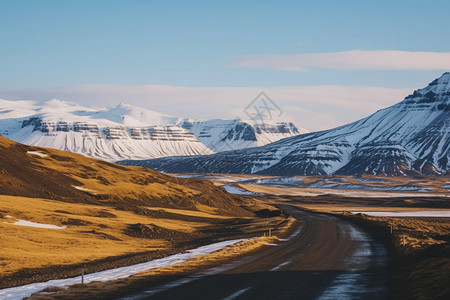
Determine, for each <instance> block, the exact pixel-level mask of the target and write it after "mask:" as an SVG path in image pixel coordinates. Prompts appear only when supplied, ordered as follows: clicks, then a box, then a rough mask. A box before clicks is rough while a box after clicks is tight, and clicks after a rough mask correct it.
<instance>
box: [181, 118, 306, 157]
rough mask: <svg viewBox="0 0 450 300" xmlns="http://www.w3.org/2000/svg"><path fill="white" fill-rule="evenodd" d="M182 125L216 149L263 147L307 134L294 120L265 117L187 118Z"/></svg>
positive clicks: (212, 148)
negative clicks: (245, 119)
mask: <svg viewBox="0 0 450 300" xmlns="http://www.w3.org/2000/svg"><path fill="white" fill-rule="evenodd" d="M179 125H180V126H181V127H183V128H185V129H187V130H189V131H190V132H192V133H193V134H195V136H197V138H198V139H199V140H200V141H201V142H202V143H203V144H205V145H206V146H208V147H209V148H210V149H211V150H213V151H214V152H222V151H229V150H236V149H243V148H251V147H257V146H264V145H267V144H270V143H272V142H275V141H278V140H281V139H283V138H287V137H292V136H296V135H299V134H303V133H307V132H308V131H307V130H306V129H303V128H300V129H298V128H297V127H296V126H295V125H294V124H293V123H291V122H275V121H271V120H265V121H264V122H256V121H252V120H247V121H243V120H240V119H235V120H208V121H199V120H189V119H187V120H184V121H182V122H180V123H179Z"/></svg>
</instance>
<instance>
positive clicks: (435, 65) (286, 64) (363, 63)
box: [231, 50, 450, 72]
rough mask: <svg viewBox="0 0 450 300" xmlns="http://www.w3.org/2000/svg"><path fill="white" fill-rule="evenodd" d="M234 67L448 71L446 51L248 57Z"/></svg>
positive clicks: (303, 70) (447, 54)
mask: <svg viewBox="0 0 450 300" xmlns="http://www.w3.org/2000/svg"><path fill="white" fill-rule="evenodd" d="M231 67H235V68H259V69H273V70H283V71H294V72H305V71H308V70H311V69H332V70H449V69H450V52H412V51H400V50H351V51H343V52H330V53H310V54H288V55H251V56H245V57H241V58H240V59H238V60H236V61H235V62H234V63H232V65H231Z"/></svg>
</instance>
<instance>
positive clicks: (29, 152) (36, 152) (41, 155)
mask: <svg viewBox="0 0 450 300" xmlns="http://www.w3.org/2000/svg"><path fill="white" fill-rule="evenodd" d="M27 153H28V154H32V155H37V156H39V157H47V156H48V155H47V154H44V153H42V152H39V151H27Z"/></svg>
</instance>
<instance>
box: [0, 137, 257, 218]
mask: <svg viewBox="0 0 450 300" xmlns="http://www.w3.org/2000/svg"><path fill="white" fill-rule="evenodd" d="M0 157H2V159H0V194H2V195H13V196H23V197H34V198H46V199H54V200H59V201H66V202H77V203H89V204H100V205H107V206H111V207H115V208H120V209H124V210H135V209H137V208H139V207H140V206H161V207H176V208H184V209H191V210H198V209H199V208H201V207H209V209H211V210H217V212H219V213H221V214H225V215H235V216H239V215H248V213H249V212H248V211H246V210H244V209H242V208H241V205H242V203H241V202H240V200H239V198H237V197H235V196H232V195H230V194H228V193H226V192H225V191H224V190H223V189H220V188H217V187H215V186H214V185H213V184H212V183H209V182H206V181H201V180H195V179H185V180H183V184H182V185H181V184H179V183H178V182H179V180H178V179H177V178H174V177H171V176H167V175H164V174H161V173H158V172H155V171H153V170H150V169H148V168H135V167H124V166H119V165H115V164H112V163H109V162H105V161H102V160H96V159H91V158H87V157H84V156H82V155H79V154H75V153H70V152H64V151H59V150H54V149H48V148H39V147H34V146H26V145H23V144H19V143H16V142H13V141H10V140H8V139H6V138H4V137H0Z"/></svg>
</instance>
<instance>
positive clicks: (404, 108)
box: [120, 73, 450, 176]
mask: <svg viewBox="0 0 450 300" xmlns="http://www.w3.org/2000/svg"><path fill="white" fill-rule="evenodd" d="M120 163H122V164H126V165H141V166H147V167H150V168H154V169H156V170H159V171H163V172H173V173H183V172H187V173H200V172H202V173H203V172H210V173H257V174H267V175H325V174H342V175H362V174H372V175H382V176H404V175H414V174H424V175H440V174H448V173H449V169H450V73H444V74H443V75H442V76H441V77H440V78H438V79H436V80H434V81H433V82H431V83H430V84H429V85H428V86H427V87H425V88H423V89H419V90H416V91H415V92H414V93H413V94H412V95H409V96H407V97H406V98H405V99H404V100H403V101H401V102H399V103H397V104H395V105H393V106H391V107H388V108H385V109H382V110H379V111H377V112H376V113H374V114H372V115H371V116H369V117H366V118H364V119H361V120H359V121H356V122H353V123H351V124H348V125H344V126H341V127H338V128H334V129H331V130H326V131H321V132H313V133H309V134H303V135H299V136H294V137H290V138H285V139H282V140H280V141H277V142H274V143H271V144H268V145H266V146H262V147H255V148H248V149H241V150H233V151H227V152H221V153H217V154H213V155H205V156H191V157H184V158H183V157H168V158H161V159H154V160H141V161H129V160H128V161H122V162H120Z"/></svg>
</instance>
